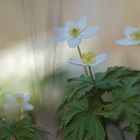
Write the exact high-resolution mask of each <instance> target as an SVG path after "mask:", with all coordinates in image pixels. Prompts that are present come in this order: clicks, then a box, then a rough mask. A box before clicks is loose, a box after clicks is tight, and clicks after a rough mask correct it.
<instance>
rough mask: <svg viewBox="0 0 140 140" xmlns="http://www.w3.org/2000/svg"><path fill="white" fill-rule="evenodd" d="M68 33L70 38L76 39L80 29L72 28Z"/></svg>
mask: <svg viewBox="0 0 140 140" xmlns="http://www.w3.org/2000/svg"><path fill="white" fill-rule="evenodd" d="M69 33H70V35H71V36H72V37H74V38H76V37H77V36H79V34H80V29H79V28H78V27H73V28H72V29H70V31H69Z"/></svg>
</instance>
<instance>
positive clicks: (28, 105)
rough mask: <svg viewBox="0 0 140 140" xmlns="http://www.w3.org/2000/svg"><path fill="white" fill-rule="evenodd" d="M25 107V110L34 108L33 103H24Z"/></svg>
mask: <svg viewBox="0 0 140 140" xmlns="http://www.w3.org/2000/svg"><path fill="white" fill-rule="evenodd" d="M23 107H24V109H25V110H33V109H34V107H33V105H31V104H29V103H26V104H24V106H23Z"/></svg>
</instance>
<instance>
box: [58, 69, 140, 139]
mask: <svg viewBox="0 0 140 140" xmlns="http://www.w3.org/2000/svg"><path fill="white" fill-rule="evenodd" d="M69 81H70V82H72V83H74V84H75V86H74V87H73V89H72V90H71V91H70V92H69V93H68V95H66V96H65V98H64V99H63V101H62V102H61V104H60V106H59V110H62V109H63V108H64V107H65V112H66V113H65V114H64V117H63V118H62V121H61V127H60V131H59V132H62V133H63V134H64V139H65V140H77V139H78V140H92V139H94V140H105V134H106V133H107V132H106V125H105V120H107V121H108V122H111V121H112V120H113V121H117V120H124V121H126V120H127V122H128V126H127V127H128V128H129V130H131V131H133V132H134V133H135V134H138V132H139V125H140V72H139V71H134V70H130V69H128V68H125V67H111V68H108V69H107V71H106V72H99V73H96V74H95V82H96V86H93V83H92V80H91V78H89V77H86V76H83V75H82V76H80V77H78V78H73V79H70V80H69ZM104 94H107V95H108V96H110V100H109V101H108V100H107V101H106V98H105V97H104V96H103V95H104Z"/></svg>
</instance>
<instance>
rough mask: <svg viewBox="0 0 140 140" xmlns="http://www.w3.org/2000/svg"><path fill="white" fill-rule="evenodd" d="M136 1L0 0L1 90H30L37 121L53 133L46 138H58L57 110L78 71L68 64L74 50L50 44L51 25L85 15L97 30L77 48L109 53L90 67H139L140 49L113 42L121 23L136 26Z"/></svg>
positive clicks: (138, 20) (119, 34) (138, 21)
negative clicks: (104, 60) (99, 29)
mask: <svg viewBox="0 0 140 140" xmlns="http://www.w3.org/2000/svg"><path fill="white" fill-rule="evenodd" d="M139 5H140V1H139V0H133V1H132V0H0V89H1V92H11V93H17V92H30V93H32V95H33V102H34V103H35V106H36V111H35V115H36V119H37V121H38V123H39V124H40V125H43V126H44V127H46V128H47V129H48V131H50V132H51V133H53V134H54V135H53V136H49V138H48V139H49V140H56V139H57V140H58V139H60V140H62V138H56V137H55V132H56V130H57V128H58V124H59V123H58V122H59V115H57V114H56V108H57V106H58V104H59V102H60V100H61V98H62V96H63V95H64V94H65V91H66V84H67V83H66V79H67V78H69V77H71V76H74V75H80V74H81V73H82V72H83V70H81V68H79V67H76V66H73V65H70V64H69V58H71V57H72V56H77V55H78V54H77V50H75V49H71V48H69V47H68V46H67V44H66V43H60V44H59V45H57V46H56V45H55V44H54V43H53V38H54V36H55V33H54V29H55V28H56V27H58V26H63V25H64V23H65V22H66V21H67V20H73V21H78V20H79V19H80V18H82V17H84V16H87V17H88V26H98V27H100V28H101V32H99V33H98V34H97V35H96V36H95V37H93V38H92V39H89V40H86V41H83V42H82V44H81V49H82V50H92V51H94V52H95V53H99V52H105V53H107V54H108V55H109V60H108V61H106V62H105V63H104V64H103V65H100V66H98V67H97V68H95V69H94V71H95V72H96V71H104V70H105V69H107V67H109V66H116V65H117V66H127V67H131V68H133V69H137V70H139V69H140V65H139V64H140V62H139V59H140V55H139V54H140V48H139V47H138V46H135V47H123V46H117V45H116V44H115V41H116V40H117V39H120V38H123V37H124V35H123V29H124V27H125V26H128V25H130V26H138V25H139V24H140V18H139V14H140V8H139ZM44 110H45V111H44ZM129 137H130V140H132V137H133V136H129ZM128 139H129V138H128ZM113 140H115V139H113ZM117 140H118V139H117Z"/></svg>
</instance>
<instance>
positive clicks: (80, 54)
mask: <svg viewBox="0 0 140 140" xmlns="http://www.w3.org/2000/svg"><path fill="white" fill-rule="evenodd" d="M77 49H78V53H79V56H80V58H82V53H81V50H80V47H79V46H78V47H77ZM84 70H85V74H86V75H87V76H88V71H87V68H86V67H84Z"/></svg>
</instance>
